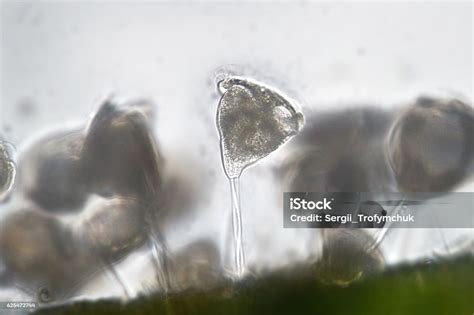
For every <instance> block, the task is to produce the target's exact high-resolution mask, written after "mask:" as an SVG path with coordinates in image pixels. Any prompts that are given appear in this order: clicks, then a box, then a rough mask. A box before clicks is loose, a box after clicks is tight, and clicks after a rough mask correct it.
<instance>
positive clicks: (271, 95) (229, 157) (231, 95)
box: [217, 77, 304, 178]
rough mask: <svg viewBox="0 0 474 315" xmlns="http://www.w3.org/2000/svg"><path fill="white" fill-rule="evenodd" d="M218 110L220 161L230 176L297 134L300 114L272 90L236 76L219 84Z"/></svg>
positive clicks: (300, 120)
mask: <svg viewBox="0 0 474 315" xmlns="http://www.w3.org/2000/svg"><path fill="white" fill-rule="evenodd" d="M218 88H219V91H220V92H221V93H223V95H222V97H221V99H220V101H219V107H218V110H217V127H218V129H219V134H220V140H221V150H222V160H223V163H224V169H225V172H226V175H227V176H228V177H229V178H236V177H239V176H240V174H241V173H242V171H243V170H244V169H245V168H246V167H248V166H249V165H251V164H253V163H255V162H257V161H258V160H260V159H262V158H263V157H265V156H267V155H269V154H270V153H272V152H273V151H275V150H276V149H278V148H279V147H280V146H281V145H283V144H284V143H285V142H287V141H288V140H289V139H290V138H291V137H292V136H294V135H296V134H297V133H298V131H299V130H300V129H301V128H302V126H303V123H304V118H303V115H302V114H301V113H299V112H297V111H296V110H295V108H294V106H293V105H292V104H291V103H290V101H289V100H287V99H286V98H285V97H283V96H282V95H281V94H279V93H278V92H276V91H275V90H273V89H271V88H269V87H266V86H264V85H261V84H259V83H255V82H254V81H250V80H246V79H243V78H239V77H229V78H227V79H224V80H222V81H220V82H219V83H218Z"/></svg>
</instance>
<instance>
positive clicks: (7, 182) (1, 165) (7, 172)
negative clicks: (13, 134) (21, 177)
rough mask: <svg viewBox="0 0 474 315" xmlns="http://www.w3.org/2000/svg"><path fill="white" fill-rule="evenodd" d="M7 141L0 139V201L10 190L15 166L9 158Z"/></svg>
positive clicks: (14, 174)
mask: <svg viewBox="0 0 474 315" xmlns="http://www.w3.org/2000/svg"><path fill="white" fill-rule="evenodd" d="M8 145H9V144H8V143H7V142H3V141H1V140H0V202H1V201H2V200H4V199H5V198H6V197H7V196H8V194H9V193H10V191H11V190H12V187H13V184H14V182H15V176H16V167H15V163H13V161H12V160H11V154H10V152H9V150H8Z"/></svg>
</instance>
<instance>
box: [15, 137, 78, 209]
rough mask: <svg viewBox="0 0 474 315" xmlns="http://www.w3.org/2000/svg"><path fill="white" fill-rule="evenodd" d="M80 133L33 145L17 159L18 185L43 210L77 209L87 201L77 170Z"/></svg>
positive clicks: (41, 140) (45, 139)
mask: <svg viewBox="0 0 474 315" xmlns="http://www.w3.org/2000/svg"><path fill="white" fill-rule="evenodd" d="M83 144H84V134H83V133H82V132H81V131H80V130H72V131H70V130H67V131H61V132H57V133H54V134H50V135H48V136H47V137H45V138H43V139H40V140H38V141H37V142H35V143H34V144H33V145H32V147H31V148H30V149H28V150H27V151H26V152H25V153H24V154H23V155H22V156H21V159H20V165H19V166H20V167H19V170H20V185H21V186H22V188H23V189H24V190H25V191H26V194H27V195H28V197H29V198H31V199H32V200H33V201H35V202H36V203H37V204H38V205H39V206H41V207H42V208H43V209H45V210H47V211H53V212H62V211H70V210H78V209H80V207H81V206H82V205H83V204H84V202H85V200H86V198H87V184H86V183H85V177H84V173H83V172H82V171H81V168H80V157H81V151H82V147H83Z"/></svg>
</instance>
